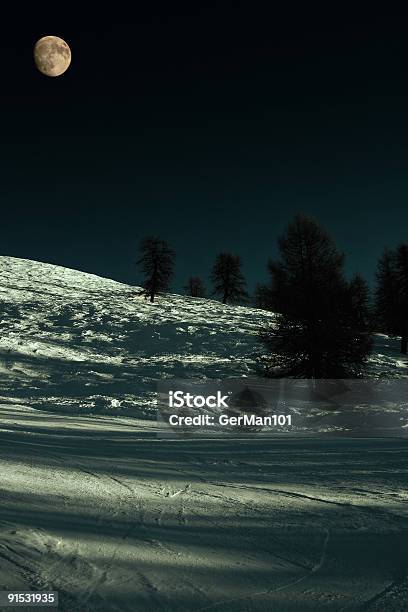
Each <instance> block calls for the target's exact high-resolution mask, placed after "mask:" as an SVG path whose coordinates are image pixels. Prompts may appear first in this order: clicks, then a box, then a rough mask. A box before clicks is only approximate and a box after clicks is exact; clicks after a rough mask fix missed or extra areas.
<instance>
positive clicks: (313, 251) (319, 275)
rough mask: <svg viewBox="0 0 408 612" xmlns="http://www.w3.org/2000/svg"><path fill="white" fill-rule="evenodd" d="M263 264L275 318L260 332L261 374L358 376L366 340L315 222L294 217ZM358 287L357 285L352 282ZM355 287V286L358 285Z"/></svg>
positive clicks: (338, 263) (337, 259) (332, 252)
mask: <svg viewBox="0 0 408 612" xmlns="http://www.w3.org/2000/svg"><path fill="white" fill-rule="evenodd" d="M279 251H280V259H279V260H278V261H276V262H270V263H269V271H270V273H271V276H272V284H271V293H272V295H273V296H274V303H275V307H276V311H277V312H278V313H279V314H278V315H277V321H276V323H275V324H274V325H271V326H269V327H266V328H265V329H263V330H262V332H261V341H262V342H263V344H264V346H265V347H266V349H267V350H268V351H269V354H267V355H266V356H265V355H264V356H262V357H261V359H260V361H261V364H262V366H263V371H264V373H265V374H266V375H267V376H277V377H283V376H290V377H304V378H349V377H357V376H360V375H362V373H363V370H364V365H365V361H366V358H367V356H368V353H369V351H370V348H371V340H370V337H369V335H368V334H367V333H366V331H365V330H364V331H362V330H360V329H359V322H357V319H358V316H357V313H356V305H355V304H353V300H354V301H355V302H358V303H360V301H361V300H360V298H359V299H357V297H356V296H355V295H354V291H355V287H356V284H357V283H354V284H353V285H351V284H349V283H347V281H346V279H345V277H344V273H343V261H344V257H343V255H342V253H340V252H339V251H338V250H337V248H336V245H335V244H334V242H333V240H332V239H331V238H330V236H329V235H328V234H327V232H326V231H325V230H324V229H323V228H322V227H320V226H319V224H318V223H317V222H316V221H315V220H313V219H311V218H308V217H305V216H303V215H297V216H296V217H295V219H294V220H293V221H292V223H290V224H289V226H288V228H287V230H286V233H285V234H284V236H282V238H281V239H280V240H279ZM358 284H359V285H360V283H358ZM360 289H361V287H360Z"/></svg>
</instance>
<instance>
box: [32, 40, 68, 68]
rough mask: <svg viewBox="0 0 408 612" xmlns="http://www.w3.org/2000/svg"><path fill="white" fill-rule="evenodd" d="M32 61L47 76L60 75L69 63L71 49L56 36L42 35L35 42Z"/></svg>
mask: <svg viewBox="0 0 408 612" xmlns="http://www.w3.org/2000/svg"><path fill="white" fill-rule="evenodd" d="M34 61H35V65H36V66H37V68H38V70H39V71H40V72H42V73H43V74H45V75H47V76H49V77H56V76H60V75H61V74H63V73H64V72H65V71H66V70H67V68H68V67H69V65H70V63H71V49H70V48H69V46H68V45H67V43H66V42H65V40H63V39H62V38H58V36H43V38H40V40H38V41H37V42H36V43H35V47H34Z"/></svg>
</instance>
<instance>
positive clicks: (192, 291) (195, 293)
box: [184, 276, 205, 297]
mask: <svg viewBox="0 0 408 612" xmlns="http://www.w3.org/2000/svg"><path fill="white" fill-rule="evenodd" d="M184 291H185V292H186V293H187V295H191V296H192V297H204V296H205V286H204V282H203V280H202V278H200V277H199V276H190V278H189V279H188V281H187V285H186V286H185V287H184Z"/></svg>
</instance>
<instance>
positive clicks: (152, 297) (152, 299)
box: [150, 292, 154, 302]
mask: <svg viewBox="0 0 408 612" xmlns="http://www.w3.org/2000/svg"><path fill="white" fill-rule="evenodd" d="M150 301H151V302H154V293H153V292H152V293H151V294H150Z"/></svg>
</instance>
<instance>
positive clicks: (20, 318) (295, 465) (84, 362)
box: [0, 257, 408, 612]
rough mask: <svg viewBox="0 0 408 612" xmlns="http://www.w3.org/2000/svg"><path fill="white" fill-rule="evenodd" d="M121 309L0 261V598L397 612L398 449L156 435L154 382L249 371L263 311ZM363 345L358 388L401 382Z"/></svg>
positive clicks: (103, 297) (66, 276)
mask: <svg viewBox="0 0 408 612" xmlns="http://www.w3.org/2000/svg"><path fill="white" fill-rule="evenodd" d="M138 293H139V289H138V288H137V287H129V286H127V285H123V284H121V283H117V282H115V281H111V280H109V279H103V278H99V277H96V276H93V275H91V274H86V273H82V272H77V271H74V270H68V269H66V268H60V267H58V266H53V265H50V264H41V263H38V262H32V261H28V260H21V259H15V258H10V257H0V302H1V301H3V302H5V303H6V306H7V309H8V315H7V317H5V318H2V317H1V315H0V330H1V334H0V462H1V465H0V468H1V477H0V496H1V498H0V499H1V503H0V588H2V589H13V588H14V589H18V590H24V589H27V588H29V589H49V588H53V589H55V590H58V591H59V593H60V608H59V609H60V610H61V612H87V611H89V612H105V611H109V610H112V611H123V612H134V611H135V610H138V611H142V612H143V611H146V612H155V611H158V612H161V611H163V612H181V611H183V612H193V611H195V612H198V611H204V610H211V609H214V610H217V612H226V611H230V610H233V611H234V612H244V611H245V612H264V611H269V610H277V611H278V612H324V611H325V610H328V611H329V612H331V611H333V612H340V611H350V612H352V611H357V610H366V611H368V612H385V610H386V611H387V612H388V611H389V612H401V611H402V610H404V609H406V608H404V606H405V605H406V596H407V578H406V567H407V566H406V561H405V558H406V555H405V552H404V551H405V550H406V548H407V544H408V542H407V534H408V529H407V528H408V510H407V500H408V493H407V487H406V483H407V472H408V468H407V465H408V462H407V459H408V457H407V455H408V453H407V446H406V444H407V441H406V439H402V438H401V439H389V440H385V439H384V440H379V439H378V440H375V439H373V440H369V439H368V440H353V439H348V440H337V441H336V440H330V439H327V440H308V439H304V440H296V439H291V438H288V439H282V438H279V439H260V438H258V439H243V440H241V439H240V440H237V439H234V438H228V439H225V440H218V441H208V440H187V441H186V440H179V441H172V440H166V439H160V438H157V436H156V433H157V431H158V430H159V426H158V424H157V423H156V422H155V420H154V417H155V385H156V381H157V380H158V379H160V378H162V377H171V378H177V377H180V378H205V377H208V378H217V377H227V376H247V375H251V373H252V372H253V364H254V361H253V356H254V352H255V351H256V350H257V340H256V336H257V331H258V329H259V327H260V326H261V325H264V324H265V323H268V322H270V323H272V322H273V320H274V315H273V314H270V313H265V312H262V311H259V310H255V309H251V308H244V307H230V306H225V305H222V304H220V303H218V302H215V301H211V300H200V299H193V298H187V297H181V296H176V295H166V296H162V297H160V298H159V299H158V301H157V303H154V304H153V305H152V304H150V303H149V302H146V301H145V300H144V299H143V298H141V297H140V295H138ZM377 345H378V350H377V351H376V352H375V353H374V354H373V356H372V358H371V365H372V368H373V372H376V373H378V374H380V375H385V376H395V377H399V376H406V371H407V370H406V367H407V361H406V360H405V359H404V358H401V357H400V356H399V355H398V349H397V343H396V341H394V340H390V339H389V338H387V337H385V336H378V338H377ZM258 348H259V347H258ZM33 610H34V608H33Z"/></svg>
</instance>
